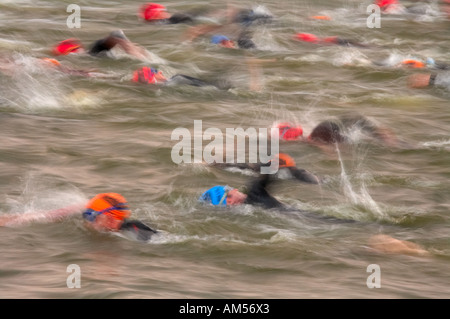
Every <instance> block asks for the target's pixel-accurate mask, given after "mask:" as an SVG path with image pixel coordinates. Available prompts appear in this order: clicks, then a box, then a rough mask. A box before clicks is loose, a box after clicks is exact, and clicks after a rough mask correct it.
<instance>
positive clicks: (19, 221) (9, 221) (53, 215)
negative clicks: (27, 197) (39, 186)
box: [0, 204, 85, 226]
mask: <svg viewBox="0 0 450 319" xmlns="http://www.w3.org/2000/svg"><path fill="white" fill-rule="evenodd" d="M84 208H85V204H78V205H72V206H68V207H64V208H59V209H55V210H52V211H48V212H37V213H27V214H17V215H12V216H1V217H0V226H17V225H23V224H26V223H30V222H39V221H46V222H54V221H58V220H61V219H63V218H66V217H69V216H72V215H76V214H80V213H81V212H82V211H83V209H84Z"/></svg>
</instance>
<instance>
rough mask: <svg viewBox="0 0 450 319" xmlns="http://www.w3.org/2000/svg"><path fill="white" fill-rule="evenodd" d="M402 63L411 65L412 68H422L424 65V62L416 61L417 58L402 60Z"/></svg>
mask: <svg viewBox="0 0 450 319" xmlns="http://www.w3.org/2000/svg"><path fill="white" fill-rule="evenodd" d="M402 64H403V65H406V66H409V67H412V68H414V69H420V68H424V67H425V63H423V62H422V61H418V60H412V59H410V60H404V61H402Z"/></svg>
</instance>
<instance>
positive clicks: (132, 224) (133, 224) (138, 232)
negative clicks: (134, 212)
mask: <svg viewBox="0 0 450 319" xmlns="http://www.w3.org/2000/svg"><path fill="white" fill-rule="evenodd" d="M120 231H122V232H129V233H131V234H132V235H133V236H134V237H135V238H136V239H137V240H139V241H148V240H150V238H151V237H152V236H153V235H154V234H156V233H157V231H156V230H154V229H152V228H150V227H149V226H147V225H145V224H144V223H142V222H141V221H138V220H125V221H124V222H123V223H122V225H121V226H120Z"/></svg>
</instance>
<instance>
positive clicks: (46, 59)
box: [42, 58, 61, 66]
mask: <svg viewBox="0 0 450 319" xmlns="http://www.w3.org/2000/svg"><path fill="white" fill-rule="evenodd" d="M42 60H43V61H46V62H49V63H52V64H54V65H56V66H60V65H61V63H59V61H58V60H55V59H51V58H42Z"/></svg>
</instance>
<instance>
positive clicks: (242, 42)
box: [211, 30, 256, 49]
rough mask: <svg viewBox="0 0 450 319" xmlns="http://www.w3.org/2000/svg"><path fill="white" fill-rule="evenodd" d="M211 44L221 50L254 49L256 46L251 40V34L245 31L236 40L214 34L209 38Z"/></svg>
mask: <svg viewBox="0 0 450 319" xmlns="http://www.w3.org/2000/svg"><path fill="white" fill-rule="evenodd" d="M211 43H213V44H217V45H219V46H221V47H223V48H231V49H237V48H239V49H256V44H255V43H254V42H253V40H252V39H251V34H250V32H248V31H247V30H243V31H242V32H241V33H240V34H239V36H238V37H237V40H230V38H229V37H227V36H225V35H223V34H215V35H213V36H212V37H211Z"/></svg>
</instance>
